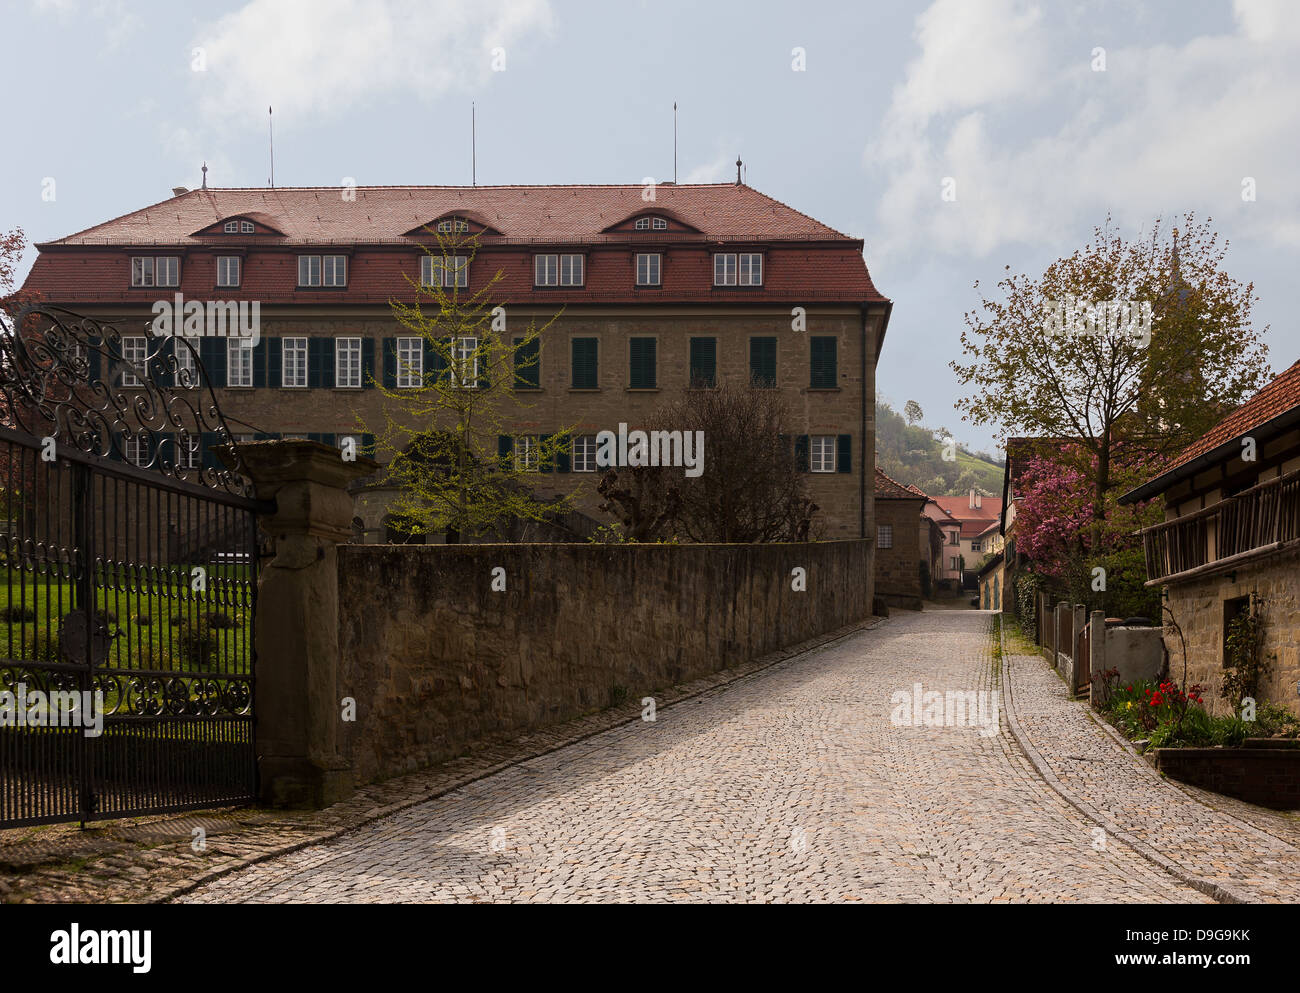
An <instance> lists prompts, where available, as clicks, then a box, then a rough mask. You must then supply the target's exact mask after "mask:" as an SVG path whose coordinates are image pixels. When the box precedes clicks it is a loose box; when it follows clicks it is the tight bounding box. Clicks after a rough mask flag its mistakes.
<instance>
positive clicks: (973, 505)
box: [970, 487, 980, 510]
mask: <svg viewBox="0 0 1300 993" xmlns="http://www.w3.org/2000/svg"><path fill="white" fill-rule="evenodd" d="M970 509H971V510H979V509H980V495H979V493H978V492H976V490H975V488H974V487H972V488H971V491H970Z"/></svg>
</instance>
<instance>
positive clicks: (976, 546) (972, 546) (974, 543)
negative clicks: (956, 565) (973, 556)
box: [970, 538, 980, 552]
mask: <svg viewBox="0 0 1300 993" xmlns="http://www.w3.org/2000/svg"><path fill="white" fill-rule="evenodd" d="M970 550H971V551H972V552H978V551H979V550H980V543H979V539H978V538H973V539H971V543H970Z"/></svg>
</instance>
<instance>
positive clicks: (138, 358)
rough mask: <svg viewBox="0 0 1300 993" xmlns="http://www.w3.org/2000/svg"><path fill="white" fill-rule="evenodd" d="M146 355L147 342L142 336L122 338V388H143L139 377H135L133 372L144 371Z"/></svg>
mask: <svg viewBox="0 0 1300 993" xmlns="http://www.w3.org/2000/svg"><path fill="white" fill-rule="evenodd" d="M147 353H148V342H147V339H146V338H145V337H144V336H143V335H126V336H124V337H123V338H122V361H123V362H124V363H125V365H124V367H123V369H122V385H123V386H143V385H144V383H142V382H141V381H140V377H139V376H137V375H136V373H135V370H137V369H140V370H143V369H144V361H145V355H146V354H147Z"/></svg>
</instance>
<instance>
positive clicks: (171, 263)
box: [131, 255, 181, 286]
mask: <svg viewBox="0 0 1300 993" xmlns="http://www.w3.org/2000/svg"><path fill="white" fill-rule="evenodd" d="M180 271H181V260H180V256H177V255H133V256H131V285H132V286H179V285H180Z"/></svg>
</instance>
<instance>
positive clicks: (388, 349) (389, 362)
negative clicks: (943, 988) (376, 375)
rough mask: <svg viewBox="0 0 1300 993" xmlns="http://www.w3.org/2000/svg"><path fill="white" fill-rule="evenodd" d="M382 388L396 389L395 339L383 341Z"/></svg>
mask: <svg viewBox="0 0 1300 993" xmlns="http://www.w3.org/2000/svg"><path fill="white" fill-rule="evenodd" d="M384 386H385V387H387V388H388V389H390V390H395V389H397V339H396V338H385V339H384Z"/></svg>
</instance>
